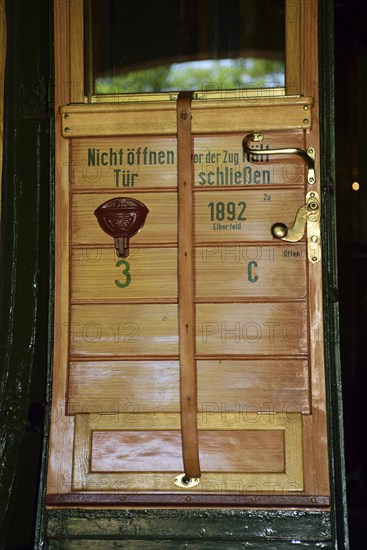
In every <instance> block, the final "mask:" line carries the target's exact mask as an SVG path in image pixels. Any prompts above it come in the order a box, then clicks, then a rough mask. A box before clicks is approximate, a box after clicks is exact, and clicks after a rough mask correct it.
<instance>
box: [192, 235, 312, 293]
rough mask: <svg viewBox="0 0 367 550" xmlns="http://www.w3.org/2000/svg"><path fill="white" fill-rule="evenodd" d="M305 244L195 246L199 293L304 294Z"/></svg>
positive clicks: (197, 291) (305, 287) (305, 286)
mask: <svg viewBox="0 0 367 550" xmlns="http://www.w3.org/2000/svg"><path fill="white" fill-rule="evenodd" d="M306 254H307V251H306V247H305V245H304V244H303V243H301V244H299V243H297V244H293V243H289V244H287V245H281V246H271V245H268V246H264V245H263V246H246V245H242V244H237V245H230V244H214V245H207V246H203V247H199V248H197V249H196V263H195V268H196V296H197V298H198V299H201V300H207V301H208V299H209V298H211V299H213V300H220V299H221V298H222V299H226V300H227V299H228V298H237V299H240V298H242V299H248V300H250V299H254V298H265V297H267V299H268V300H270V299H272V298H283V299H291V298H305V297H306V293H307V284H306Z"/></svg>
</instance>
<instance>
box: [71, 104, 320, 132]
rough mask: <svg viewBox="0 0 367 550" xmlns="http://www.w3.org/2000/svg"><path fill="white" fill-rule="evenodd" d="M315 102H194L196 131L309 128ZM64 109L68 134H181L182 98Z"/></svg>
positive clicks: (193, 128)
mask: <svg viewBox="0 0 367 550" xmlns="http://www.w3.org/2000/svg"><path fill="white" fill-rule="evenodd" d="M312 104H313V100H312V98H306V97H294V98H289V97H287V98H278V97H272V98H262V99H249V100H239V101H233V100H232V101H231V100H229V101H225V102H224V101H193V105H192V111H193V115H192V132H193V133H194V134H198V133H219V132H227V133H228V132H243V131H245V130H246V128H261V129H262V130H294V129H307V128H311V124H312V115H311V107H312ZM305 105H306V106H307V108H308V111H307V116H305V111H304V109H303V107H304V106H305ZM213 112H215V116H213ZM60 113H61V117H62V135H63V137H69V138H72V137H83V136H100V135H103V136H106V135H110V136H117V135H121V136H124V135H139V134H148V135H152V134H160V135H167V134H168V135H169V134H171V135H175V133H176V102H172V103H164V102H162V103H158V102H157V103H150V104H149V103H135V104H132V103H125V104H86V105H67V106H64V107H61V109H60Z"/></svg>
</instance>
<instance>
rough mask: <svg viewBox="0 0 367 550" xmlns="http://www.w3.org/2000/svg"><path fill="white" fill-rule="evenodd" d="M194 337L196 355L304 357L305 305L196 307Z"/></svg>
mask: <svg viewBox="0 0 367 550" xmlns="http://www.w3.org/2000/svg"><path fill="white" fill-rule="evenodd" d="M196 338H197V343H196V346H197V348H196V349H197V354H198V355H199V356H204V355H211V354H217V355H222V356H226V355H227V356H231V355H232V356H233V355H239V356H240V355H247V354H248V355H270V354H274V355H275V354H281V355H289V356H294V355H299V354H307V352H308V335H307V307H306V303H279V304H272V303H267V304H262V303H260V304H255V303H250V304H200V305H198V306H197V307H196Z"/></svg>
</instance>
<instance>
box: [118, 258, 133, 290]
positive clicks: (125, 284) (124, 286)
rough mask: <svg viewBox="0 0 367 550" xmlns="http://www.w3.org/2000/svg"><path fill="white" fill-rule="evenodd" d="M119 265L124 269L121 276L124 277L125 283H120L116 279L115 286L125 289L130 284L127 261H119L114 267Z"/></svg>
mask: <svg viewBox="0 0 367 550" xmlns="http://www.w3.org/2000/svg"><path fill="white" fill-rule="evenodd" d="M120 265H124V266H125V269H123V270H122V274H123V275H125V282H124V283H122V282H121V281H119V280H118V279H115V284H116V286H118V287H119V288H126V287H127V286H129V284H130V283H131V275H130V264H129V262H128V261H127V260H119V261H118V262H116V267H120Z"/></svg>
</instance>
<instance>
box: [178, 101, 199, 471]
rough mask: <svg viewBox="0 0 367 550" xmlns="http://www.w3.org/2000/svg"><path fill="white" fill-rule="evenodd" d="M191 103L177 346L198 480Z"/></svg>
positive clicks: (181, 159)
mask: <svg viewBox="0 0 367 550" xmlns="http://www.w3.org/2000/svg"><path fill="white" fill-rule="evenodd" d="M191 100H192V93H191V92H181V93H180V94H179V96H178V99H177V155H178V157H177V184H178V205H177V210H178V227H177V230H178V236H177V240H178V247H177V260H178V266H177V269H178V333H179V344H178V345H179V361H180V411H181V440H182V446H181V447H182V459H183V469H184V472H185V475H186V476H187V477H188V478H199V477H200V475H201V471H200V458H199V446H198V445H199V444H198V431H197V424H196V411H197V376H196V335H195V305H194V295H195V288H194V285H195V273H194V259H195V252H194V247H193V244H194V243H193V224H192V219H193V215H194V212H193V191H192V190H193V179H194V177H193V176H194V174H193V162H192V136H191V129H192V127H191V119H192V110H191Z"/></svg>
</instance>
